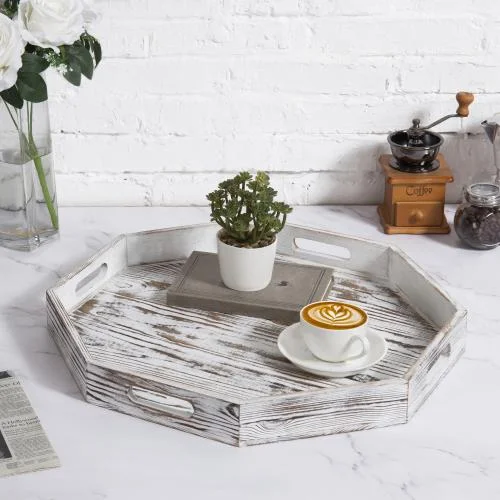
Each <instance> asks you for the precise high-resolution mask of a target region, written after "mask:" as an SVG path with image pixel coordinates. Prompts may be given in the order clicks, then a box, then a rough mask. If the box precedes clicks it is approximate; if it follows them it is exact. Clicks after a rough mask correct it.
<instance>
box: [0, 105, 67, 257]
mask: <svg viewBox="0 0 500 500" xmlns="http://www.w3.org/2000/svg"><path fill="white" fill-rule="evenodd" d="M58 234H59V221H58V212H57V198H56V185H55V178H54V165H53V159H52V144H51V139H50V122H49V109H48V103H47V101H45V102H42V103H37V104H34V103H31V102H24V104H23V107H22V108H21V109H17V108H15V107H13V106H11V105H9V104H7V103H6V102H5V101H3V100H2V99H0V245H1V246H5V247H8V248H13V249H16V250H34V249H35V248H38V247H39V246H40V245H42V244H43V243H46V242H47V241H50V240H51V239H54V238H57V236H58Z"/></svg>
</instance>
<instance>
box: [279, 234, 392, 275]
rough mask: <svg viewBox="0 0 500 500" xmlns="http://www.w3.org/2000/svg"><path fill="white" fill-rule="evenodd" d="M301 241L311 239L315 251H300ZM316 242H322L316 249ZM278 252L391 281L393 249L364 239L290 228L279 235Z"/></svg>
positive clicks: (309, 241)
mask: <svg viewBox="0 0 500 500" xmlns="http://www.w3.org/2000/svg"><path fill="white" fill-rule="evenodd" d="M301 239H302V240H307V242H308V243H309V244H310V246H311V249H309V248H308V249H303V248H300V247H299V246H298V242H300V240H301ZM315 243H319V245H316V247H317V248H316V249H315V248H314V247H315V245H314V244H315ZM325 244H326V246H325ZM329 245H330V246H331V250H330V249H329V248H328V246H329ZM337 250H340V253H345V257H338V256H336V255H335V254H336V253H337ZM277 251H278V253H280V254H283V255H289V256H292V257H296V258H300V259H305V260H306V261H310V262H318V263H320V264H324V265H327V266H335V267H338V268H342V269H349V270H352V271H359V272H362V273H367V274H370V275H372V276H374V277H378V278H382V279H387V278H388V272H389V253H390V247H388V246H386V245H382V244H380V243H376V242H373V241H369V240H364V239H361V238H354V237H351V236H344V235H341V234H334V233H330V232H326V231H320V230H317V229H307V228H305V227H300V226H293V225H286V226H285V228H284V229H283V231H281V233H280V234H279V236H278V249H277Z"/></svg>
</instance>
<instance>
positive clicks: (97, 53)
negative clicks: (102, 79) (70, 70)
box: [90, 38, 102, 68]
mask: <svg viewBox="0 0 500 500" xmlns="http://www.w3.org/2000/svg"><path fill="white" fill-rule="evenodd" d="M90 43H91V45H92V52H93V53H94V59H95V67H96V68H97V66H99V63H100V62H101V60H102V49H101V44H100V43H99V42H98V41H97V40H96V39H95V38H92V39H91V41H90Z"/></svg>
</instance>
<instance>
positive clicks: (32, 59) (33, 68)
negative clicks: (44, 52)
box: [19, 52, 49, 73]
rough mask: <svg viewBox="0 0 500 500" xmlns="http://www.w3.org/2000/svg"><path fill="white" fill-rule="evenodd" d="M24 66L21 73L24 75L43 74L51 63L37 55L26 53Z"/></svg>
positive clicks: (23, 58) (23, 57)
mask: <svg viewBox="0 0 500 500" xmlns="http://www.w3.org/2000/svg"><path fill="white" fill-rule="evenodd" d="M22 60H23V65H22V67H21V69H20V70H19V71H22V72H23V73H41V72H42V71H45V70H46V69H47V68H48V67H49V61H46V60H45V59H44V58H43V57H40V56H38V55H36V54H30V53H28V52H26V53H24V54H23V56H22Z"/></svg>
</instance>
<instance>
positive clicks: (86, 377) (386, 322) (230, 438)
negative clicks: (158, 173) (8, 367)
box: [47, 224, 466, 446]
mask: <svg viewBox="0 0 500 500" xmlns="http://www.w3.org/2000/svg"><path fill="white" fill-rule="evenodd" d="M217 230H218V227H217V226H215V225H212V224H209V225H202V226H192V227H181V228H174V229H165V230H158V231H150V232H143V233H135V234H127V235H123V236H120V237H118V238H116V239H115V240H114V241H113V242H112V243H111V244H110V245H108V246H107V247H105V248H104V249H103V250H101V251H100V252H99V253H97V254H96V255H95V256H94V257H93V258H91V259H90V260H89V261H88V262H87V263H85V264H84V265H83V266H82V267H80V268H79V269H78V270H76V271H75V272H73V273H72V274H70V275H69V276H67V277H66V278H64V279H62V280H61V281H60V282H59V283H58V284H57V285H56V286H55V287H54V288H52V289H50V290H48V291H47V307H48V325H49V329H50V332H51V334H52V336H53V338H54V340H55V342H56V343H57V345H58V346H59V348H60V350H61V353H62V355H63V357H64V359H65V361H66V363H67V365H68V367H69V369H70V370H71V372H72V374H73V376H74V378H75V380H76V382H77V383H78V386H79V388H80V390H81V392H82V394H83V396H84V397H85V399H86V400H87V401H88V402H90V403H93V404H96V405H99V406H103V407H106V408H109V409H112V410H116V411H120V412H123V413H127V414H129V415H133V416H135V417H139V418H143V419H146V420H149V421H153V422H157V423H159V424H163V425H166V426H169V427H172V428H175V429H179V430H182V431H186V432H189V433H192V434H196V435H199V436H203V437H207V438H210V439H214V440H217V441H222V442H224V443H228V444H231V445H236V446H246V445H254V444H260V443H266V442H275V441H281V440H289V439H296V438H305V437H311V436H318V435H325V434H333V433H339V432H350V431H356V430H361V429H369V428H374V427H382V426H387V425H393V424H402V423H405V422H407V421H408V419H410V418H411V417H412V415H413V414H414V413H415V412H416V411H417V410H418V408H419V407H420V406H421V405H422V403H423V402H424V401H425V399H426V398H427V397H428V396H429V394H430V393H431V392H432V391H433V390H434V389H435V388H436V386H437V385H438V384H439V382H440V381H441V380H442V378H443V377H444V376H445V375H446V373H447V372H448V371H449V370H450V368H451V367H452V366H453V365H454V364H455V362H456V361H457V360H458V358H459V357H460V355H461V354H462V353H463V351H464V345H465V316H466V313H465V311H464V310H463V309H460V308H459V307H458V306H457V305H456V304H455V303H454V302H453V301H452V300H451V299H450V297H449V296H448V295H447V294H446V293H445V292H444V291H443V290H441V289H440V287H439V286H438V284H436V283H435V282H434V280H433V279H432V278H431V277H430V276H429V275H427V274H426V273H425V272H424V271H423V270H421V269H420V268H419V267H418V266H417V265H416V264H415V263H414V262H413V261H412V260H411V259H409V258H408V257H407V256H406V255H405V254H404V253H403V252H401V251H400V250H398V249H397V248H395V247H393V246H387V245H383V244H379V243H375V242H372V241H368V240H364V239H359V238H354V237H350V236H343V235H340V234H334V233H330V232H324V231H318V230H312V229H308V228H304V227H298V226H293V225H288V226H287V227H285V229H284V230H283V231H282V232H281V233H280V235H279V240H278V258H279V259H283V260H285V261H290V262H301V263H306V264H312V265H314V264H318V265H319V264H320V265H326V266H328V267H331V269H332V277H333V279H332V289H331V292H330V295H329V297H330V298H331V299H338V300H344V301H348V302H351V303H354V304H357V305H360V306H361V307H363V308H364V309H365V310H366V311H367V312H368V314H369V317H370V326H371V328H372V329H373V330H375V331H377V332H378V333H380V334H382V335H383V336H384V337H385V339H386V340H387V343H388V346H389V351H388V354H387V356H386V357H385V358H384V359H383V360H382V361H381V362H380V363H378V364H377V365H375V366H374V367H372V368H371V369H369V370H367V371H365V372H363V373H361V374H358V375H355V376H351V377H347V378H343V379H338V378H336V379H328V378H321V377H317V376H314V375H310V374H308V373H305V372H302V371H300V370H299V369H298V368H296V367H295V366H294V365H292V364H291V363H289V362H288V361H287V360H286V359H285V358H283V356H282V355H281V354H280V352H279V350H278V347H277V344H276V340H277V337H278V335H279V333H280V332H281V331H282V329H283V327H284V326H285V325H284V324H282V323H279V322H275V321H269V320H265V319H261V318H255V317H246V316H237V315H232V314H225V313H217V312H212V311H202V310H198V309H183V308H179V307H169V306H167V301H166V299H167V293H168V287H169V285H170V284H171V283H173V282H174V281H175V279H176V278H177V276H178V275H179V273H180V271H181V269H182V265H183V263H184V262H185V260H186V259H187V258H188V257H189V255H190V254H191V252H192V251H193V250H200V251H209V252H215V251H216V232H217ZM297 320H298V318H297Z"/></svg>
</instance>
